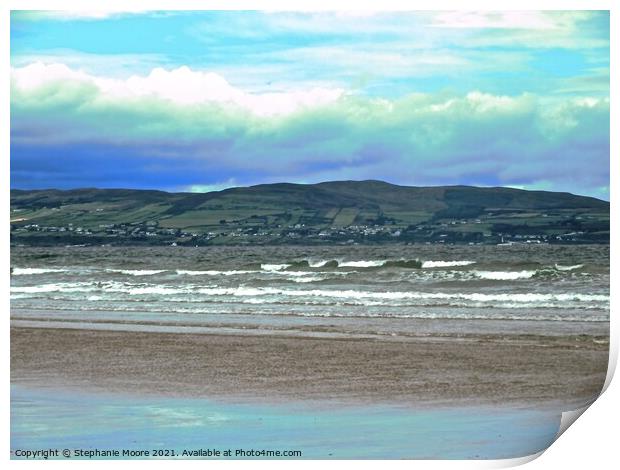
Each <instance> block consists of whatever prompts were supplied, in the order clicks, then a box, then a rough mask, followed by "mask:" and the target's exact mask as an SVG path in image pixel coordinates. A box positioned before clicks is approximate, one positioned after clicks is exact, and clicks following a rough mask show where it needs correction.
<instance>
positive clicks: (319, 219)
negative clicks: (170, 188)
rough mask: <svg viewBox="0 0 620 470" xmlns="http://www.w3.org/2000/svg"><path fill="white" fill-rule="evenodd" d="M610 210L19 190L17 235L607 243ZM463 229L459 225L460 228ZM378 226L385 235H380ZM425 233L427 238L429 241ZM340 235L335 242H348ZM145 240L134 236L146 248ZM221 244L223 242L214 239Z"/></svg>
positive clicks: (475, 197) (462, 198)
mask: <svg viewBox="0 0 620 470" xmlns="http://www.w3.org/2000/svg"><path fill="white" fill-rule="evenodd" d="M609 207H610V205H609V202H607V201H603V200H600V199H596V198H594V197H591V196H579V195H574V194H571V193H567V192H553V191H542V190H536V191H532V190H524V189H517V188H506V187H477V186H464V185H451V186H422V187H419V186H401V185H394V184H391V183H387V182H384V181H379V180H364V181H353V180H348V181H326V182H321V183H314V184H299V183H270V184H260V185H254V186H248V187H234V188H227V189H223V190H220V191H212V192H207V193H188V192H174V193H172V192H166V191H160V190H148V189H147V190H142V189H123V188H114V189H112V188H111V189H101V188H77V189H69V190H58V189H41V190H20V189H12V190H11V224H12V225H11V226H12V236H13V235H15V237H14V238H22V239H23V238H27V237H26V235H18V234H23V233H24V232H37V230H36V229H37V228H39V229H40V228H41V227H46V229H45V230H43V229H41V230H38V232H41V231H43V232H45V233H48V234H49V233H63V234H64V237H65V238H66V237H67V234H68V232H75V231H74V230H69V229H70V228H71V227H73V228H77V227H78V226H79V227H81V228H82V230H81V231H80V232H82V233H87V232H90V233H91V235H92V236H96V235H95V233H99V235H98V236H100V237H103V238H104V239H105V238H119V236H118V235H119V234H120V235H123V236H125V237H129V235H128V233H131V232H133V230H130V231H128V230H129V228H131V227H134V226H139V227H155V228H156V230H155V232H152V231H151V232H149V231H148V230H147V229H144V230H139V231H138V234H137V235H140V234H142V235H144V237H148V236H151V237H155V236H157V238H158V239H160V240H159V241H161V242H168V241H170V240H171V239H172V238H174V237H163V238H162V237H160V235H164V233H161V232H162V231H167V232H169V234H170V235H175V236H177V238H180V236H181V235H182V234H189V235H191V237H189V238H191V239H192V240H193V241H197V240H199V241H201V243H202V242H205V243H206V242H210V243H229V242H231V243H233V241H232V239H231V238H228V239H227V240H225V241H222V240H221V239H222V238H224V237H229V236H230V237H232V238H235V237H237V236H236V234H235V232H241V233H242V234H248V235H250V236H251V238H250V239H249V240H241V239H243V238H248V237H237V238H240V240H234V243H237V242H240V241H245V242H255V241H258V239H257V238H256V237H257V236H258V235H257V234H258V233H267V232H268V235H267V234H263V235H260V237H263V238H265V240H264V241H265V242H266V243H271V242H287V243H288V242H293V241H295V242H297V241H298V239H305V240H306V241H309V242H313V238H317V237H319V235H320V234H321V233H322V232H325V231H328V232H330V234H331V235H333V233H331V232H334V231H338V230H339V231H342V230H343V229H345V228H348V230H349V231H350V228H351V227H358V228H359V227H364V230H366V234H365V236H361V235H360V233H361V232H360V230H358V231H357V234H356V236H355V237H353V240H354V242H365V241H366V242H373V241H381V240H382V239H384V240H383V241H384V242H386V241H394V240H392V238H399V241H405V240H409V241H413V242H416V241H423V240H427V241H431V242H439V241H441V240H439V239H438V238H437V237H439V236H440V235H443V236H442V237H441V238H443V239H445V240H444V242H445V241H447V242H468V243H469V242H474V243H477V242H490V241H491V240H495V239H498V238H501V239H503V238H504V236H506V235H507V236H509V237H515V236H517V235H522V236H530V235H537V236H538V238H537V239H538V240H545V241H548V238H549V237H562V236H563V235H566V234H570V233H573V232H575V233H576V234H577V235H579V236H577V237H575V236H574V235H573V238H575V240H576V239H580V240H581V241H582V242H608V237H609V210H610V209H609ZM457 224H458V225H459V227H454V225H457ZM32 225H37V226H38V227H32ZM28 226H30V227H28ZM105 226H109V227H105ZM119 227H120V228H124V231H123V230H120V231H118V232H117V236H115V237H106V235H112V234H110V233H105V234H104V233H101V232H102V230H99V229H101V228H112V229H117V228H119ZM377 227H380V228H382V229H381V230H378V229H377V230H375V229H376V228H377ZM385 227H391V228H392V229H393V230H392V231H389V230H386V229H385ZM61 228H64V229H65V230H63V231H61V230H60V229H61ZM457 228H458V230H457ZM55 229H57V231H56V232H55V231H54V230H55ZM290 229H293V232H291V231H290ZM174 231H178V233H177V232H175V233H173V232H174ZM373 231H374V232H373ZM388 232H389V235H387V234H388ZM395 232H398V235H394V233H395ZM414 232H418V233H417V234H415V233H414ZM422 232H424V233H425V234H426V235H424V236H421V233H422ZM439 232H442V233H439ZM444 232H445V233H444ZM147 233H155V234H156V235H147ZM457 233H458V234H460V236H456V235H455V234H457ZM209 234H210V235H209ZM369 234H370V235H373V236H371V237H369V236H368V235H369ZM406 234H409V236H407V235H406ZM472 234H476V235H472ZM72 235H75V233H73V234H72ZM331 235H330V236H329V237H327V238H328V239H329V240H331V241H340V239H339V237H335V238H334V237H332V236H331ZM345 235H347V234H345ZM583 235H586V236H583ZM32 236H33V234H30V238H32ZM388 236H389V237H391V238H386V237H388ZM283 237H284V240H282V238H283ZM321 237H322V238H317V240H314V241H321V242H322V241H323V240H324V239H325V237H326V235H324V234H323V235H321ZM400 237H402V238H400ZM39 238H48V239H49V238H54V237H50V236H46V237H42V236H39ZM56 238H58V239H61V238H63V237H60V236H56ZM139 238H140V237H139V236H132V237H129V238H128V239H129V240H130V241H136V242H137V240H138V239H139ZM183 238H188V236H187V235H186V236H184V237H183ZM216 238H220V240H218V241H217V242H215V241H214V240H215V239H216ZM340 238H342V237H340ZM350 239H351V238H347V241H348V240H350ZM33 240H34V238H33ZM556 240H558V241H565V240H564V239H563V238H560V239H557V238H556ZM605 240H607V241H605ZM115 241H116V240H115Z"/></svg>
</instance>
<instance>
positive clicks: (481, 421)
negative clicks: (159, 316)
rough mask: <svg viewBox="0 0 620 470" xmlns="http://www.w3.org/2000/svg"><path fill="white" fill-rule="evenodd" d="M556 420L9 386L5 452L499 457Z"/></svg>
mask: <svg viewBox="0 0 620 470" xmlns="http://www.w3.org/2000/svg"><path fill="white" fill-rule="evenodd" d="M559 423H560V412H559V411H558V410H556V409H552V408H548V409H526V408H521V409H518V408H502V407H495V408H492V407H453V408H449V407H442V408H419V409H416V408H407V407H400V406H386V405H382V406H373V405H366V406H345V407H342V406H337V405H336V404H334V403H331V404H330V403H313V404H312V405H309V404H307V403H285V404H278V405H277V406H276V405H258V406H257V405H247V404H230V403H219V402H216V401H210V400H206V399H176V398H153V397H142V396H129V395H127V396H122V395H111V394H109V395H106V394H94V393H84V392H75V391H69V390H51V391H50V390H38V389H35V388H28V387H24V386H16V385H13V386H12V387H11V450H12V452H13V453H14V452H15V451H17V450H18V449H19V450H21V451H23V450H36V449H58V450H62V449H70V450H71V451H72V455H73V458H75V453H74V451H75V449H84V450H94V449H99V450H112V449H118V450H122V449H133V450H148V451H153V450H162V449H168V450H173V451H174V452H175V454H176V455H175V457H176V458H189V457H187V456H186V457H183V455H182V452H183V450H198V449H204V450H206V449H217V450H219V451H221V452H223V451H225V450H228V449H230V450H231V451H232V452H231V454H232V455H231V457H230V458H241V457H239V456H236V457H235V451H236V449H245V450H251V449H254V450H258V451H260V450H263V449H264V450H280V451H283V450H287V451H289V450H297V451H301V452H302V454H301V458H334V459H346V458H361V459H395V458H415V459H434V458H440V459H471V458H481V459H500V458H513V457H521V456H526V455H530V454H533V453H536V452H538V451H540V450H543V449H545V448H547V447H548V446H549V445H550V444H551V443H552V442H553V440H554V438H555V435H556V433H557V431H558V428H559ZM13 455H14V454H13ZM13 458H15V457H13ZM58 458H61V459H62V458H63V457H62V456H59V457H58ZM82 458H84V457H82ZM125 458H128V457H125ZM170 458H172V457H170ZM224 458H228V457H224ZM259 458H260V456H259ZM297 458H299V457H297Z"/></svg>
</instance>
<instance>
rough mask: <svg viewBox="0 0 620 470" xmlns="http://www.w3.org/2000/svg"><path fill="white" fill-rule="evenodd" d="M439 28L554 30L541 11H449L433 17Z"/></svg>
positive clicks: (550, 21) (554, 23) (550, 17)
mask: <svg viewBox="0 0 620 470" xmlns="http://www.w3.org/2000/svg"><path fill="white" fill-rule="evenodd" d="M431 26H434V27H439V28H475V29H478V28H502V29H506V28H510V29H556V28H557V27H558V24H557V23H556V21H554V19H553V17H552V16H550V15H548V14H546V13H545V12H541V11H494V12H493V11H451V12H445V13H439V14H438V15H436V16H435V18H434V22H433V24H432V25H431Z"/></svg>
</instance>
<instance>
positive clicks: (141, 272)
mask: <svg viewBox="0 0 620 470" xmlns="http://www.w3.org/2000/svg"><path fill="white" fill-rule="evenodd" d="M107 271H110V272H114V273H121V274H127V275H129V276H153V275H154V274H161V273H163V272H166V270H165V269H108V270H107Z"/></svg>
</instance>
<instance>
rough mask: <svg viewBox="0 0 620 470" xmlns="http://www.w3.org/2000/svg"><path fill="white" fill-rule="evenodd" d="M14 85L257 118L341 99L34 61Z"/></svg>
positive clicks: (15, 72)
mask: <svg viewBox="0 0 620 470" xmlns="http://www.w3.org/2000/svg"><path fill="white" fill-rule="evenodd" d="M11 78H12V81H13V84H14V85H15V86H16V87H17V88H18V89H21V90H24V91H32V90H34V89H37V88H41V87H43V86H45V85H47V84H51V83H58V82H64V81H72V82H80V83H87V84H92V85H94V86H96V87H97V88H98V89H99V91H100V92H101V99H103V100H106V99H118V98H127V99H131V98H142V97H155V98H160V99H164V100H168V101H171V102H173V103H176V104H179V105H193V104H205V103H219V104H230V105H236V106H238V107H240V108H241V109H244V110H247V111H249V112H251V113H253V114H254V115H256V116H263V117H265V116H281V115H288V114H291V113H294V112H297V111H299V110H302V109H308V108H313V107H317V106H323V105H326V104H329V103H332V102H334V101H336V100H338V99H339V98H340V97H341V96H343V95H344V93H345V92H344V90H343V89H341V88H311V89H308V90H291V91H286V92H279V93H262V94H258V93H247V92H245V91H243V90H241V89H239V88H236V87H234V86H232V85H231V84H230V83H228V81H227V80H226V79H225V78H224V77H222V76H221V75H219V74H217V73H213V72H203V71H194V70H192V69H190V68H189V67H187V66H182V67H179V68H176V69H173V70H166V69H163V68H159V67H158V68H155V69H153V70H152V71H151V72H150V73H149V74H148V75H146V76H141V75H132V76H131V77H129V78H128V79H126V80H123V79H117V78H109V77H99V76H95V75H90V74H88V73H86V72H83V71H81V70H74V69H71V68H70V67H68V66H67V65H65V64H60V63H52V64H44V63H42V62H36V63H33V64H29V65H26V66H24V67H17V68H12V69H11Z"/></svg>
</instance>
